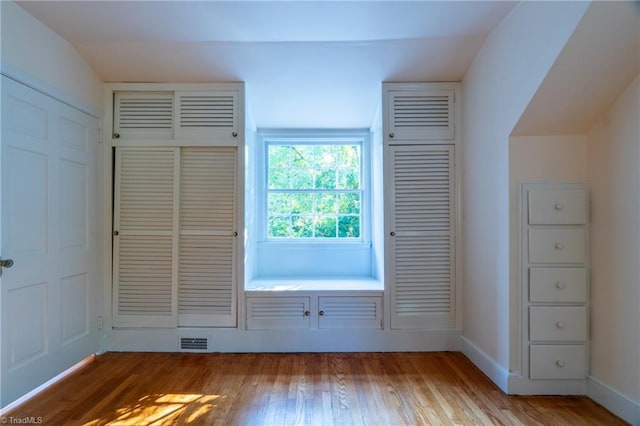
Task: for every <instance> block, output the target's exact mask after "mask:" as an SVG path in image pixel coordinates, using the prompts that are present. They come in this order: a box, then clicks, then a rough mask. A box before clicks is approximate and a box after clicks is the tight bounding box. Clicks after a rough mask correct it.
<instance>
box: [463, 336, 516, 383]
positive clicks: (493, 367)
mask: <svg viewBox="0 0 640 426" xmlns="http://www.w3.org/2000/svg"><path fill="white" fill-rule="evenodd" d="M460 351H461V352H462V353H463V354H464V355H465V356H466V357H467V358H469V360H471V362H472V363H474V364H475V366H476V367H478V368H479V369H480V371H482V372H483V373H484V374H485V375H486V376H487V377H489V379H490V380H491V381H492V382H493V383H495V384H496V386H498V387H499V388H500V390H502V392H505V393H508V392H507V391H508V384H509V371H508V370H507V369H505V368H503V367H502V366H501V365H500V364H498V363H497V362H496V361H495V360H494V359H493V358H491V357H490V356H489V355H487V354H486V353H485V352H483V351H482V349H480V348H478V347H477V346H476V345H474V344H473V343H472V342H471V341H470V340H469V339H467V338H466V337H464V336H460Z"/></svg>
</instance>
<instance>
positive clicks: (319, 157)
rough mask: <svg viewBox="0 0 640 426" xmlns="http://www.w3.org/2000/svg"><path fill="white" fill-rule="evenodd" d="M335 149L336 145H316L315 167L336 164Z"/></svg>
mask: <svg viewBox="0 0 640 426" xmlns="http://www.w3.org/2000/svg"><path fill="white" fill-rule="evenodd" d="M336 149H337V146H336V145H316V167H317V168H326V167H334V166H335V165H336Z"/></svg>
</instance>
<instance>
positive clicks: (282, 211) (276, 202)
mask: <svg viewBox="0 0 640 426" xmlns="http://www.w3.org/2000/svg"><path fill="white" fill-rule="evenodd" d="M267 209H268V211H269V215H270V216H275V215H289V213H291V202H290V194H279V193H276V194H273V193H271V194H269V195H268V200H267Z"/></svg>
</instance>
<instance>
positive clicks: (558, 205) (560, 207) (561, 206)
mask: <svg viewBox="0 0 640 426" xmlns="http://www.w3.org/2000/svg"><path fill="white" fill-rule="evenodd" d="M553 208H554V209H556V210H562V209H563V208H564V204H562V203H556V205H555V206H553Z"/></svg>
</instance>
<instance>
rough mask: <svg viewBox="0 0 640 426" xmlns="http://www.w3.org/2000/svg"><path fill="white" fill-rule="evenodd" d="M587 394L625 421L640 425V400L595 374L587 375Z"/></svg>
mask: <svg viewBox="0 0 640 426" xmlns="http://www.w3.org/2000/svg"><path fill="white" fill-rule="evenodd" d="M587 396H588V397H589V398H591V399H593V400H594V401H595V402H597V403H598V404H600V405H602V406H603V407H605V408H606V409H607V410H609V411H611V412H612V413H613V414H615V415H616V416H618V417H621V418H622V419H623V420H624V421H626V422H629V423H631V424H632V425H636V426H638V425H640V402H639V401H634V400H632V399H631V398H629V397H627V396H625V395H623V394H621V393H620V392H618V391H617V390H615V389H613V388H612V387H611V386H608V385H606V384H604V383H603V382H601V381H600V380H598V379H596V378H595V377H593V376H589V377H587Z"/></svg>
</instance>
